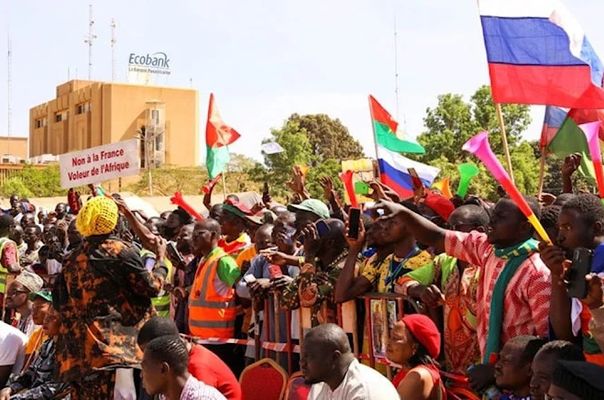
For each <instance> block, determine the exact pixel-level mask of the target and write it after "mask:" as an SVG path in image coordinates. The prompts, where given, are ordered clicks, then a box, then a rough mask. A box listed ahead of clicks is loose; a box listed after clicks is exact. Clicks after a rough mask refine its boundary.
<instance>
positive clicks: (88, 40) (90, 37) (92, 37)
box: [84, 4, 96, 80]
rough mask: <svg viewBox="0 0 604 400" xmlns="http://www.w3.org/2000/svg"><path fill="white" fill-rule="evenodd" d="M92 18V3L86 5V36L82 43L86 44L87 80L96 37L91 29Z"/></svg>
mask: <svg viewBox="0 0 604 400" xmlns="http://www.w3.org/2000/svg"><path fill="white" fill-rule="evenodd" d="M93 25H94V19H93V18H92V4H89V5H88V36H87V37H86V40H84V43H87V44H88V80H92V42H93V41H94V40H95V39H96V35H95V34H94V30H93Z"/></svg>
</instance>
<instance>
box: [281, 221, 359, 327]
mask: <svg viewBox="0 0 604 400" xmlns="http://www.w3.org/2000/svg"><path fill="white" fill-rule="evenodd" d="M325 226H326V227H327V229H326V231H325V232H323V233H322V235H321V236H319V232H318V230H317V227H316V226H315V224H314V223H311V224H309V225H308V226H307V227H306V228H304V229H303V230H302V234H303V235H304V264H303V265H302V268H301V269H300V274H299V275H298V276H297V277H296V278H295V279H294V280H293V281H292V282H291V283H290V284H289V285H288V286H287V287H285V289H284V290H283V294H282V297H281V302H282V304H283V306H284V307H286V308H288V309H290V310H293V309H296V308H299V307H307V308H310V309H311V323H312V326H316V325H318V324H322V323H325V322H335V321H336V305H335V302H334V286H335V284H336V281H337V279H338V276H339V275H340V271H342V268H343V266H344V263H345V261H346V258H347V256H348V246H347V244H346V238H345V233H344V231H345V226H344V223H343V222H342V221H340V220H339V219H327V220H325Z"/></svg>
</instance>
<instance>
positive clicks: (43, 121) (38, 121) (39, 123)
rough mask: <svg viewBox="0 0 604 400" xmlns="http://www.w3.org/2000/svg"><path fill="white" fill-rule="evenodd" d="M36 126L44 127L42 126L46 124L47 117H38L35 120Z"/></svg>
mask: <svg viewBox="0 0 604 400" xmlns="http://www.w3.org/2000/svg"><path fill="white" fill-rule="evenodd" d="M34 126H35V127H36V128H42V127H44V126H46V117H44V118H38V119H36V120H35V121H34Z"/></svg>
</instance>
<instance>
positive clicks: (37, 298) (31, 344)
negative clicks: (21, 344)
mask: <svg viewBox="0 0 604 400" xmlns="http://www.w3.org/2000/svg"><path fill="white" fill-rule="evenodd" d="M29 300H31V302H32V303H33V304H32V308H31V318H32V319H33V321H34V324H35V325H36V327H37V328H36V329H35V330H34V331H33V332H32V334H31V335H30V336H29V340H28V341H27V345H25V365H24V366H23V369H26V368H27V367H28V366H29V364H30V362H31V361H32V360H33V358H34V357H35V355H36V353H37V352H38V350H39V349H40V346H42V343H44V341H45V340H46V339H47V336H46V332H45V331H44V327H43V326H42V324H43V323H44V318H46V314H48V312H49V310H50V307H51V306H52V293H51V292H50V290H49V289H42V290H40V291H38V292H34V293H30V295H29Z"/></svg>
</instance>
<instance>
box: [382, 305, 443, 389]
mask: <svg viewBox="0 0 604 400" xmlns="http://www.w3.org/2000/svg"><path fill="white" fill-rule="evenodd" d="M439 354H440V332H439V331H438V328H437V327H436V325H434V322H432V320H431V319H430V318H428V317H426V316H425V315H420V314H412V315H407V316H405V317H403V318H402V319H401V320H400V321H398V322H397V323H396V324H395V325H394V328H392V331H391V332H390V339H389V340H388V346H387V348H386V356H387V357H388V360H389V361H390V362H391V363H392V364H394V365H395V366H397V367H399V368H400V369H401V370H400V372H399V373H398V374H397V375H396V376H395V377H394V378H393V379H392V383H393V385H394V387H396V389H397V391H398V393H399V395H400V397H401V399H416V400H439V399H443V398H445V397H444V396H445V391H444V386H443V384H442V380H441V378H440V372H439V370H438V363H437V362H436V361H435V360H436V359H437V358H438V355H439Z"/></svg>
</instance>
